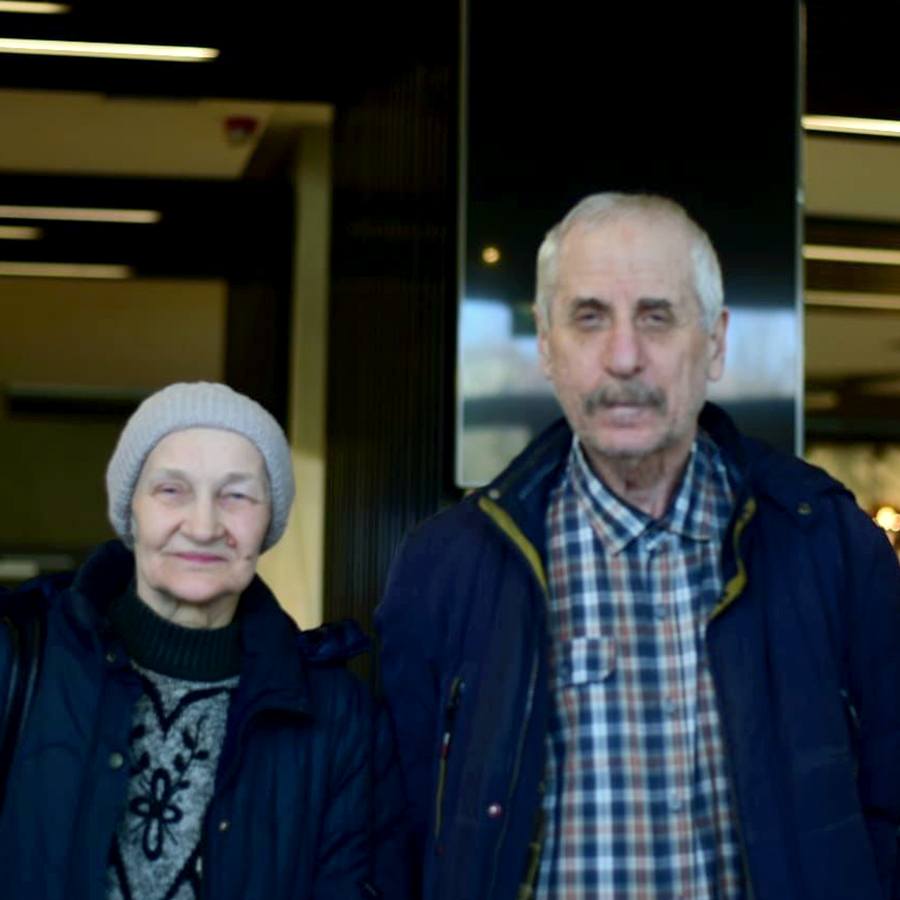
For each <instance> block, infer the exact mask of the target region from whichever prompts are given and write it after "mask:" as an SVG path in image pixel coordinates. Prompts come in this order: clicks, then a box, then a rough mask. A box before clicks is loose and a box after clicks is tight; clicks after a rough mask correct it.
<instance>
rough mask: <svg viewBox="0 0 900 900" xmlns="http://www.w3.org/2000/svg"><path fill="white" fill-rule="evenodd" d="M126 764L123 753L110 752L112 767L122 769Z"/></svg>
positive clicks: (110, 765) (110, 764)
mask: <svg viewBox="0 0 900 900" xmlns="http://www.w3.org/2000/svg"><path fill="white" fill-rule="evenodd" d="M123 765H125V757H124V756H122V754H121V753H110V754H109V767H110V768H111V769H121V768H122V766H123Z"/></svg>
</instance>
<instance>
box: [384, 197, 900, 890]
mask: <svg viewBox="0 0 900 900" xmlns="http://www.w3.org/2000/svg"><path fill="white" fill-rule="evenodd" d="M537 281H538V284H537V302H536V308H535V313H536V317H537V327H538V341H539V347H540V353H541V359H542V362H543V367H544V370H545V372H546V374H547V376H548V377H549V378H550V379H551V381H552V382H553V385H554V388H555V390H556V394H557V396H558V398H559V401H560V403H561V405H562V408H563V411H564V413H565V421H560V422H558V423H557V424H555V425H554V426H552V427H551V428H550V429H549V430H548V431H547V432H545V433H544V434H542V435H541V436H540V437H538V438H537V439H536V440H535V441H534V442H533V443H532V444H531V445H530V446H529V447H527V448H526V449H525V451H524V452H523V453H522V454H521V455H520V456H519V457H518V458H517V459H516V460H514V461H513V463H512V464H511V465H510V466H509V468H508V469H507V470H506V471H505V472H503V473H502V474H501V475H500V476H499V477H498V478H497V479H496V480H494V481H493V482H492V483H491V484H490V485H488V486H487V487H486V488H485V489H483V490H480V491H477V492H475V493H474V494H472V495H471V496H469V497H467V498H466V499H465V500H464V501H463V502H462V503H460V504H459V505H458V506H457V507H455V508H452V509H450V510H448V511H446V512H444V513H442V514H440V515H438V516H437V517H436V518H434V519H433V520H431V521H430V522H428V523H427V524H425V525H424V526H422V527H420V528H419V529H418V530H417V531H415V532H414V533H412V534H411V535H410V536H409V537H408V538H407V540H406V542H405V544H404V546H403V547H402V549H401V551H400V553H399V555H398V558H397V560H396V561H395V564H394V567H393V571H392V574H391V578H390V581H389V585H388V589H387V593H386V596H385V599H384V602H383V604H382V605H381V607H380V609H379V611H378V616H377V625H378V628H379V630H380V633H381V636H382V639H383V679H384V686H385V690H386V694H387V697H388V701H389V705H390V710H391V715H392V718H393V720H394V724H395V728H396V733H397V737H398V740H399V742H400V753H401V757H402V763H403V769H404V776H405V781H406V787H407V792H408V795H409V798H410V801H411V803H412V805H413V808H414V811H415V813H414V815H415V818H414V825H415V830H416V834H417V836H418V844H419V852H420V854H421V860H422V868H423V872H422V885H423V893H424V896H425V897H426V898H428V900H438V898H441V900H444V898H446V900H451V898H453V900H463V898H465V900H482V898H490V900H515V898H520V900H522V898H528V897H537V898H541V900H551V898H553V900H589V898H590V900H596V898H617V900H619V898H621V900H626V898H634V900H638V898H641V900H650V898H691V900H701V898H702V900H711V898H715V900H731V898H751V897H753V898H756V900H832V898H833V900H848V898H851V897H852V898H854V900H863V898H865V900H875V898H882V897H884V896H886V895H887V893H888V892H889V890H890V884H891V880H892V878H893V870H894V857H895V840H896V828H897V824H898V821H900V579H898V569H897V561H896V558H895V557H894V554H893V552H892V550H891V548H890V546H889V545H888V542H887V541H886V540H885V538H884V535H882V534H879V532H878V530H877V529H876V527H875V526H874V525H873V524H872V523H871V522H870V521H869V520H868V518H867V517H866V516H865V515H864V514H863V513H862V512H861V511H860V510H859V509H858V508H857V506H856V505H855V503H854V501H853V498H852V497H851V496H850V495H849V493H848V492H847V491H846V490H845V489H844V488H843V487H842V486H841V485H839V484H838V483H836V482H835V481H833V480H832V479H831V478H829V477H828V476H827V475H826V474H825V473H824V472H822V471H820V470H817V469H814V468H812V467H810V466H808V465H806V464H804V463H803V462H801V461H799V460H797V459H794V458H790V457H786V456H783V455H781V454H778V453H776V452H774V451H772V450H771V449H769V448H767V447H765V446H763V445H762V444H760V443H758V442H757V441H754V440H752V439H750V438H748V437H745V436H743V435H741V434H740V433H738V432H737V431H736V429H735V427H734V426H733V424H732V423H731V421H730V420H729V419H728V417H727V416H726V415H725V414H724V413H723V412H722V411H721V410H720V409H717V408H716V407H715V406H713V405H711V404H705V403H704V400H705V394H706V387H707V382H708V381H712V380H715V379H717V378H719V377H720V375H721V373H722V368H723V361H724V353H725V335H726V327H727V324H728V314H727V311H726V310H725V309H723V308H722V282H721V275H720V271H719V265H718V262H717V259H716V255H715V252H714V251H713V248H712V246H711V244H710V242H709V239H708V237H707V235H706V234H705V233H704V232H703V231H702V230H701V229H700V228H699V226H697V225H696V223H694V222H693V221H692V220H691V219H690V218H689V217H688V216H687V214H686V213H685V212H684V210H683V209H682V208H681V207H680V206H678V205H677V204H675V203H673V202H672V201H669V200H667V199H664V198H661V197H656V196H645V195H622V194H600V195H596V196H592V197H588V198H586V199H585V200H583V201H582V202H581V203H579V204H578V205H577V206H576V207H575V208H574V209H573V210H572V211H571V212H570V213H569V214H568V215H567V216H566V217H565V218H564V219H563V220H562V222H560V223H559V224H558V225H557V226H556V227H555V228H553V229H552V230H551V231H550V232H549V234H548V235H547V238H546V240H545V241H544V243H543V244H542V246H541V248H540V251H539V254H538V278H537Z"/></svg>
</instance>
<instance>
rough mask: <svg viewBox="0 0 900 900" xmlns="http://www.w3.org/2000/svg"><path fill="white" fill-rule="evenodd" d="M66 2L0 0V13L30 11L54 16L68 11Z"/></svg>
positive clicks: (40, 14) (34, 13)
mask: <svg viewBox="0 0 900 900" xmlns="http://www.w3.org/2000/svg"><path fill="white" fill-rule="evenodd" d="M71 9H72V7H70V6H69V5H68V4H66V3H32V2H30V0H0V13H31V14H32V15H38V16H54V15H61V14H62V13H67V12H70V11H71Z"/></svg>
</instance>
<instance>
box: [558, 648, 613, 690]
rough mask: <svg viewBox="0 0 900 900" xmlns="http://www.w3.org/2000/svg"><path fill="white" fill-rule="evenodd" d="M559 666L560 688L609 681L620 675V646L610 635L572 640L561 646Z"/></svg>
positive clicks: (559, 649)
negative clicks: (617, 656) (618, 669)
mask: <svg viewBox="0 0 900 900" xmlns="http://www.w3.org/2000/svg"><path fill="white" fill-rule="evenodd" d="M556 662H557V664H556V682H557V686H558V687H561V688H565V687H578V686H580V685H586V684H596V683H598V682H602V681H608V680H609V679H610V678H612V677H613V675H614V674H615V671H616V642H615V640H614V639H613V638H611V637H609V636H608V635H587V636H585V637H575V638H570V639H569V640H568V641H563V642H561V643H560V644H559V645H558V650H557V658H556Z"/></svg>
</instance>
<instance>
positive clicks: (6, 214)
mask: <svg viewBox="0 0 900 900" xmlns="http://www.w3.org/2000/svg"><path fill="white" fill-rule="evenodd" d="M161 218H162V213H160V212H158V211H157V210H155V209H89V208H82V207H76V206H2V205H0V219H44V220H53V221H59V222H122V223H127V224H133V225H152V224H153V223H154V222H158V221H159V220H160V219H161Z"/></svg>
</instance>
